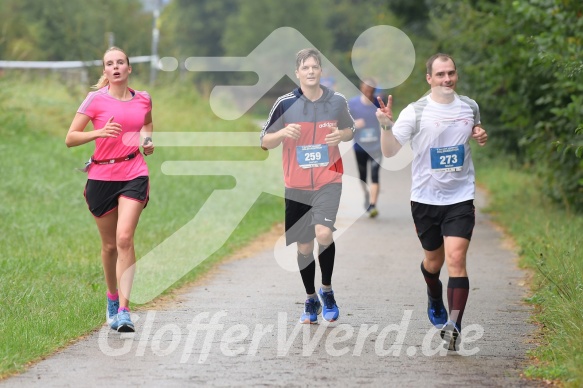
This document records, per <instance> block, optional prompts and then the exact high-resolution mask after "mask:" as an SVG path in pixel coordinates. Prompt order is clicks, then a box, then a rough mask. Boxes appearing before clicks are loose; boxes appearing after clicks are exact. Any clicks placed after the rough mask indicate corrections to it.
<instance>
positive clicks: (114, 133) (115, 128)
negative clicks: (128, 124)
mask: <svg viewBox="0 0 583 388" xmlns="http://www.w3.org/2000/svg"><path fill="white" fill-rule="evenodd" d="M98 131H99V137H118V136H119V135H120V133H121V124H119V123H116V122H114V121H113V116H111V118H110V119H109V120H107V123H105V126H104V127H103V128H101V129H99V130H98Z"/></svg>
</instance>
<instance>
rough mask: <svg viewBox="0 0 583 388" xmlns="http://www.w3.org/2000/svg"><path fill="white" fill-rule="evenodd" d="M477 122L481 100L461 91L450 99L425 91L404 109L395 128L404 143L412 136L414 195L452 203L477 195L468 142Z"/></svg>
mask: <svg viewBox="0 0 583 388" xmlns="http://www.w3.org/2000/svg"><path fill="white" fill-rule="evenodd" d="M418 121H419V122H418ZM479 123H480V111H479V108H478V104H477V103H476V102H475V101H474V100H472V99H470V98H468V97H465V96H458V95H456V96H455V99H454V101H453V102H451V103H449V104H439V103H437V102H435V101H433V100H432V99H431V97H430V96H429V95H427V96H424V97H422V98H421V99H419V100H418V101H416V102H414V103H412V104H409V105H408V106H407V107H406V108H405V109H404V110H403V111H402V112H401V114H400V115H399V118H398V119H397V121H396V123H395V125H394V127H393V134H394V135H395V138H396V139H397V141H398V142H399V143H400V144H401V145H404V144H405V143H407V142H411V149H412V150H413V153H414V159H413V163H412V166H411V168H412V175H413V176H412V186H411V201H415V202H420V203H424V204H428V205H452V204H455V203H459V202H463V201H467V200H470V199H474V195H475V182H474V179H475V172H474V164H473V162H472V155H471V149H470V143H469V142H470V139H471V135H472V128H473V127H474V126H475V125H476V124H479Z"/></svg>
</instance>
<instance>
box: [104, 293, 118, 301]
mask: <svg viewBox="0 0 583 388" xmlns="http://www.w3.org/2000/svg"><path fill="white" fill-rule="evenodd" d="M107 298H108V299H109V300H118V299H119V295H118V293H117V291H116V292H115V294H112V293H110V292H109V291H107Z"/></svg>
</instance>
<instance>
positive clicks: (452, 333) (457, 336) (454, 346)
mask: <svg viewBox="0 0 583 388" xmlns="http://www.w3.org/2000/svg"><path fill="white" fill-rule="evenodd" d="M440 335H441V338H442V339H443V346H444V347H445V348H446V349H447V350H454V351H457V350H458V349H459V344H460V342H461V340H462V336H461V328H459V327H458V325H457V324H456V323H455V322H453V321H447V323H446V324H445V325H444V326H443V329H441V333H440Z"/></svg>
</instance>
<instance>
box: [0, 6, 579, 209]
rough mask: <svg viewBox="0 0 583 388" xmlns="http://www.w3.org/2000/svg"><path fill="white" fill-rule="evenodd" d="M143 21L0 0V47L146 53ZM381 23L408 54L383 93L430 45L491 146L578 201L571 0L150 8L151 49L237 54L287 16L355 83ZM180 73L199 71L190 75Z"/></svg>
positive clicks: (575, 39)
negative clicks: (357, 56) (156, 40)
mask: <svg viewBox="0 0 583 388" xmlns="http://www.w3.org/2000/svg"><path fill="white" fill-rule="evenodd" d="M152 24H153V16H152V13H151V12H146V11H145V10H144V8H143V4H142V3H141V1H140V0H101V1H99V2H95V1H93V0H76V1H74V2H71V1H69V0H45V1H42V2H39V1H36V0H1V1H0V58H1V59H5V60H52V61H58V60H91V59H96V58H100V57H101V55H102V54H103V51H104V50H105V49H106V48H107V47H108V45H109V44H110V43H111V41H112V37H115V41H114V42H115V43H116V44H117V45H119V46H121V47H122V48H124V49H125V50H126V51H127V52H128V54H129V55H132V56H133V55H148V54H149V53H150V52H151V44H152ZM382 24H387V25H392V26H394V27H397V28H400V29H402V30H403V31H404V32H406V33H407V34H408V36H409V37H410V38H411V40H412V41H413V43H414V45H415V49H416V55H417V65H416V68H415V70H414V73H413V74H412V75H411V77H410V80H408V81H407V82H405V84H404V85H402V86H400V87H397V88H395V90H389V91H387V93H393V94H395V95H396V96H399V94H400V95H401V96H407V100H408V101H407V102H410V101H411V98H410V97H409V96H413V95H415V94H417V95H421V94H422V93H424V92H425V91H426V89H427V85H426V84H424V80H423V74H424V70H423V69H424V61H425V59H426V58H427V57H428V56H430V55H431V54H433V53H435V52H437V51H441V52H446V53H449V54H451V55H453V57H454V58H455V59H456V62H457V64H458V67H459V72H460V77H461V78H460V87H461V88H460V93H463V94H467V95H469V96H470V97H472V98H474V99H475V100H476V101H477V102H478V104H479V105H480V108H481V111H482V117H483V121H484V124H485V126H487V127H488V129H489V133H490V139H491V143H490V145H489V147H488V148H491V149H493V152H492V154H493V155H494V157H496V158H503V159H510V160H513V161H514V162H515V164H516V165H520V166H528V168H530V169H532V171H533V172H536V173H537V174H540V176H541V177H542V178H543V181H544V183H545V184H544V186H543V190H544V191H545V192H546V193H547V194H548V195H549V196H550V197H551V198H553V199H555V200H556V201H558V202H559V203H562V204H564V206H566V207H568V208H569V209H572V210H573V211H583V158H582V155H583V124H582V123H583V119H582V117H583V108H582V107H583V93H582V92H583V61H582V58H583V56H582V47H583V44H582V43H583V42H582V40H583V3H582V2H581V1H580V0H424V1H408V0H373V1H361V0H319V1H313V0H288V1H286V2H276V1H272V0H253V1H237V0H221V1H216V0H197V1H191V0H172V1H170V3H169V4H168V6H166V7H165V8H164V9H163V11H162V13H161V16H160V18H159V29H160V46H159V49H158V54H159V55H160V56H161V57H164V56H169V57H175V58H179V59H180V58H186V57H190V56H216V57H220V56H245V55H247V54H248V53H249V52H250V51H252V50H253V49H254V48H255V47H256V46H257V45H258V44H259V43H260V42H261V41H262V40H263V39H264V38H265V37H266V36H267V35H268V34H269V33H271V32H272V31H273V30H275V29H276V28H279V27H281V26H289V27H293V28H296V29H297V30H298V31H300V32H301V33H302V34H303V35H304V36H305V37H306V38H307V39H308V40H309V41H311V42H313V43H314V45H316V47H318V48H319V49H320V50H321V51H322V52H325V53H326V57H327V58H328V59H330V60H331V61H332V62H333V63H334V64H335V66H336V67H337V68H338V69H340V70H341V71H342V72H343V74H344V75H346V76H347V77H348V78H349V79H351V80H353V81H354V83H355V84H357V83H358V78H357V77H356V75H355V73H354V70H353V69H352V64H351V58H350V52H351V50H352V46H353V44H354V42H355V40H356V38H357V37H358V36H359V35H360V34H361V33H362V32H363V31H365V30H367V29H368V28H370V27H373V26H376V25H382ZM282 44H283V43H282ZM266 65H268V64H266ZM387 69H388V70H390V64H387ZM205 77H207V78H208V75H205ZM221 77H223V78H227V79H228V80H229V81H230V82H241V79H238V77H239V78H240V77H242V76H240V75H239V76H237V75H235V74H225V73H221V74H218V73H215V74H212V73H211V75H210V78H211V79H214V80H215V81H216V80H220V79H221ZM162 80H164V81H168V80H171V76H170V75H167V76H166V77H165V78H162ZM222 81H223V82H224V81H225V79H222ZM181 82H184V80H181ZM188 82H192V83H200V82H201V79H200V77H197V75H195V74H189V75H188ZM403 99H404V98H403Z"/></svg>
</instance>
